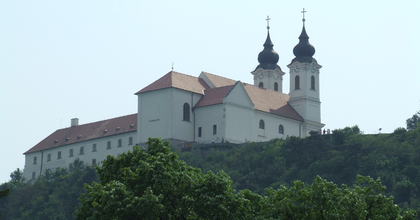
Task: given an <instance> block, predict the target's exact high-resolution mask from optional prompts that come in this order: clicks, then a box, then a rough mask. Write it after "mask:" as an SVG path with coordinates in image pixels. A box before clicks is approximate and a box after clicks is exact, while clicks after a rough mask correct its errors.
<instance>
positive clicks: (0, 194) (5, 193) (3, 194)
mask: <svg viewBox="0 0 420 220" xmlns="http://www.w3.org/2000/svg"><path fill="white" fill-rule="evenodd" d="M9 193H10V189H5V190H0V199H2V198H4V197H6V196H8V195H9ZM1 216H2V215H1V214H0V218H1Z"/></svg>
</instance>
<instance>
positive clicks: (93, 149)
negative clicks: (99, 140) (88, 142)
mask: <svg viewBox="0 0 420 220" xmlns="http://www.w3.org/2000/svg"><path fill="white" fill-rule="evenodd" d="M95 151H96V144H92V152H95Z"/></svg>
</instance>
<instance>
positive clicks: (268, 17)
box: [265, 15, 271, 29]
mask: <svg viewBox="0 0 420 220" xmlns="http://www.w3.org/2000/svg"><path fill="white" fill-rule="evenodd" d="M265 20H266V21H267V29H270V20H271V18H270V16H268V15H267V19H265Z"/></svg>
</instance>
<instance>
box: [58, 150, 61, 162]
mask: <svg viewBox="0 0 420 220" xmlns="http://www.w3.org/2000/svg"><path fill="white" fill-rule="evenodd" d="M58 159H61V151H58V152H57V160H58Z"/></svg>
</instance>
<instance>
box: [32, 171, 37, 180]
mask: <svg viewBox="0 0 420 220" xmlns="http://www.w3.org/2000/svg"><path fill="white" fill-rule="evenodd" d="M35 175H36V173H35V172H32V179H33V180H34V179H35Z"/></svg>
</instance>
